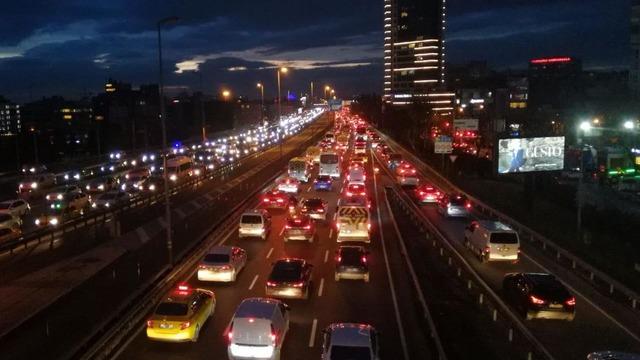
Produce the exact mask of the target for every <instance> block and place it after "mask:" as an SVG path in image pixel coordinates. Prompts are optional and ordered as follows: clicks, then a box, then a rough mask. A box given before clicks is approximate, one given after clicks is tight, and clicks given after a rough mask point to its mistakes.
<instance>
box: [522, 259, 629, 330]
mask: <svg viewBox="0 0 640 360" xmlns="http://www.w3.org/2000/svg"><path fill="white" fill-rule="evenodd" d="M520 255H522V256H524V257H526V258H527V259H528V260H529V261H531V262H532V263H534V264H536V266H538V267H539V268H541V269H542V270H544V271H545V272H547V273H549V274H553V272H552V271H551V270H549V269H547V268H546V267H544V266H542V264H540V263H539V262H537V261H535V260H533V258H532V257H530V256H529V255H527V254H525V253H524V252H521V253H520ZM558 280H560V282H562V283H563V284H564V286H566V287H567V289H569V290H570V291H571V292H572V293H574V294H575V295H578V296H580V297H581V298H582V299H584V301H586V302H587V303H588V304H589V305H591V306H592V307H593V308H595V309H596V310H598V311H600V312H601V313H602V315H604V316H605V317H606V318H607V319H609V320H611V322H612V323H614V324H616V325H617V326H618V327H619V328H620V329H622V330H624V332H626V333H627V334H628V335H629V336H631V337H632V338H633V339H634V340H635V341H637V342H640V337H638V335H636V334H635V333H634V332H632V331H631V330H629V328H627V327H626V326H624V325H623V324H622V323H620V322H619V321H618V320H616V319H614V318H613V317H612V316H611V315H609V314H607V312H605V311H604V309H602V308H601V307H600V306H598V305H596V304H595V303H594V302H592V301H591V300H589V299H587V297H586V296H584V295H582V293H580V292H578V291H577V290H576V289H575V288H574V287H572V286H571V285H569V284H568V283H566V282H564V281H562V280H561V279H559V278H558Z"/></svg>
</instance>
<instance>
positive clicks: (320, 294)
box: [318, 278, 324, 297]
mask: <svg viewBox="0 0 640 360" xmlns="http://www.w3.org/2000/svg"><path fill="white" fill-rule="evenodd" d="M322 290H324V278H322V279H320V286H318V297H320V296H322Z"/></svg>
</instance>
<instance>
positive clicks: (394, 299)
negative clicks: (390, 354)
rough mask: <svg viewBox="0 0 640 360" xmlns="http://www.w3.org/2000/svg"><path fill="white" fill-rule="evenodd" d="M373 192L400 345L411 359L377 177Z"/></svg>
mask: <svg viewBox="0 0 640 360" xmlns="http://www.w3.org/2000/svg"><path fill="white" fill-rule="evenodd" d="M373 191H374V192H375V194H376V213H377V215H378V228H379V231H378V234H380V241H381V242H382V255H383V256H384V265H385V268H386V270H387V278H388V279H389V287H390V288H391V301H392V302H393V309H394V311H395V313H396V323H397V325H398V334H399V335H400V344H401V345H402V356H403V358H404V359H405V360H408V359H409V348H408V347H407V339H406V337H405V335H404V326H403V325H402V318H401V317H400V308H399V307H398V299H397V296H396V289H395V287H394V285H393V277H392V276H391V268H390V267H389V255H387V245H386V244H385V241H384V231H383V230H382V218H381V217H380V199H379V196H378V182H377V181H376V176H374V177H373Z"/></svg>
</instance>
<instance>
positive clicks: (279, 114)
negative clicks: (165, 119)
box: [277, 67, 289, 157]
mask: <svg viewBox="0 0 640 360" xmlns="http://www.w3.org/2000/svg"><path fill="white" fill-rule="evenodd" d="M287 71H289V70H288V69H287V68H286V67H282V68H278V71H277V74H278V126H280V121H282V96H281V95H280V73H283V74H286V73H287ZM282 140H283V139H282V138H281V139H280V157H282Z"/></svg>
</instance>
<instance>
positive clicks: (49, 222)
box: [34, 204, 66, 227]
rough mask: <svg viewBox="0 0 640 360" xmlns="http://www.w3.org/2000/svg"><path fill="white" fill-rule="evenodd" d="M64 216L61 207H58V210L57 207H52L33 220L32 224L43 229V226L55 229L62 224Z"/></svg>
mask: <svg viewBox="0 0 640 360" xmlns="http://www.w3.org/2000/svg"><path fill="white" fill-rule="evenodd" d="M52 205H54V204H52ZM65 215H66V213H65V211H64V210H63V209H62V206H60V207H59V208H58V207H57V206H54V207H53V208H49V209H48V210H47V211H46V212H44V213H42V214H40V215H39V216H38V217H36V219H35V220H34V224H35V225H36V226H38V227H45V226H54V227H55V226H58V225H60V224H62V223H63V222H64V220H65Z"/></svg>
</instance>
